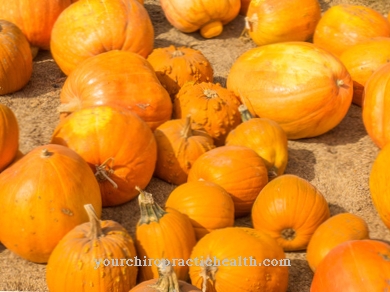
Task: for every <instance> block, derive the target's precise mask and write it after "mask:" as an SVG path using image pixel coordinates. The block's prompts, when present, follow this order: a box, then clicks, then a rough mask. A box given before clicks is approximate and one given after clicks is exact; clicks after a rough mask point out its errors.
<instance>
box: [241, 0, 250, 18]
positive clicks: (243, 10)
mask: <svg viewBox="0 0 390 292" xmlns="http://www.w3.org/2000/svg"><path fill="white" fill-rule="evenodd" d="M250 3H251V0H241V7H240V12H239V14H240V15H243V16H246V13H247V11H248V7H249V4H250Z"/></svg>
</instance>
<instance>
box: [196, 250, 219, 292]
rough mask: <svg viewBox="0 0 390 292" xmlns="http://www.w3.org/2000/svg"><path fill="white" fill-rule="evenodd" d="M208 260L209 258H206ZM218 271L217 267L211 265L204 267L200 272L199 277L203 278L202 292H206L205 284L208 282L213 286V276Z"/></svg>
mask: <svg viewBox="0 0 390 292" xmlns="http://www.w3.org/2000/svg"><path fill="white" fill-rule="evenodd" d="M208 258H209V257H208ZM217 271H218V267H216V266H212V265H204V266H203V267H202V269H201V271H200V276H201V277H202V278H203V284H202V291H203V292H206V291H207V283H208V281H209V280H210V281H212V282H213V286H214V284H215V274H216V273H217Z"/></svg>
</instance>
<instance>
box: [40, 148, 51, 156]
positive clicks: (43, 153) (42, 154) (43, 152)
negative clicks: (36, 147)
mask: <svg viewBox="0 0 390 292" xmlns="http://www.w3.org/2000/svg"><path fill="white" fill-rule="evenodd" d="M52 155H53V152H50V151H49V150H47V148H44V149H42V152H41V157H42V158H49V157H50V156H52Z"/></svg>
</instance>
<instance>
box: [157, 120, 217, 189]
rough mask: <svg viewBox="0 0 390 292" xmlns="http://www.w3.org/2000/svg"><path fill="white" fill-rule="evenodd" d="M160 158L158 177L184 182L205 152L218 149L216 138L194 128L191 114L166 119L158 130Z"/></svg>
mask: <svg viewBox="0 0 390 292" xmlns="http://www.w3.org/2000/svg"><path fill="white" fill-rule="evenodd" d="M154 137H155V138H156V143H157V161H156V168H155V171H154V176H155V177H158V178H160V179H162V180H164V181H166V182H168V183H172V184H176V185H180V184H182V183H185V182H186V181H187V177H188V172H189V170H190V169H191V167H192V165H193V164H194V162H195V161H196V159H198V157H199V156H201V155H202V154H203V153H206V152H207V151H209V150H211V149H213V148H215V146H214V141H213V138H211V137H210V135H209V134H207V132H206V131H204V130H202V129H193V125H192V120H191V116H187V117H186V118H185V119H175V120H169V121H166V122H165V123H164V124H162V125H160V126H159V127H158V128H157V129H156V130H155V131H154Z"/></svg>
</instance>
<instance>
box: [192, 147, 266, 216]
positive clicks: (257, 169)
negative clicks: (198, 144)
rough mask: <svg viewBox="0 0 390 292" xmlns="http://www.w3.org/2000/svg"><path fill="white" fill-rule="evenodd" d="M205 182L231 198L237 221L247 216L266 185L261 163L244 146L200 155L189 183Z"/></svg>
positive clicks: (262, 163) (264, 168) (220, 149)
mask: <svg viewBox="0 0 390 292" xmlns="http://www.w3.org/2000/svg"><path fill="white" fill-rule="evenodd" d="M198 180H205V181H210V182H214V183H216V184H218V185H220V186H221V187H223V188H224V189H225V190H226V191H227V192H228V193H229V194H230V195H231V196H232V198H233V202H234V211H235V216H236V217H242V216H245V215H247V214H249V213H250V211H251V209H252V205H253V203H254V201H255V200H256V197H257V196H258V194H259V193H260V191H261V190H262V189H263V188H264V186H265V185H266V184H267V183H268V171H267V167H266V166H265V164H264V161H263V159H262V158H261V157H260V156H259V155H258V154H257V153H256V152H255V151H254V150H253V149H251V148H248V147H245V146H236V145H231V146H220V147H217V148H215V149H212V150H210V151H208V152H206V153H205V154H202V155H201V156H200V157H199V158H198V159H197V160H196V161H195V163H194V164H193V165H192V168H191V169H190V171H189V173H188V182H193V181H198Z"/></svg>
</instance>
